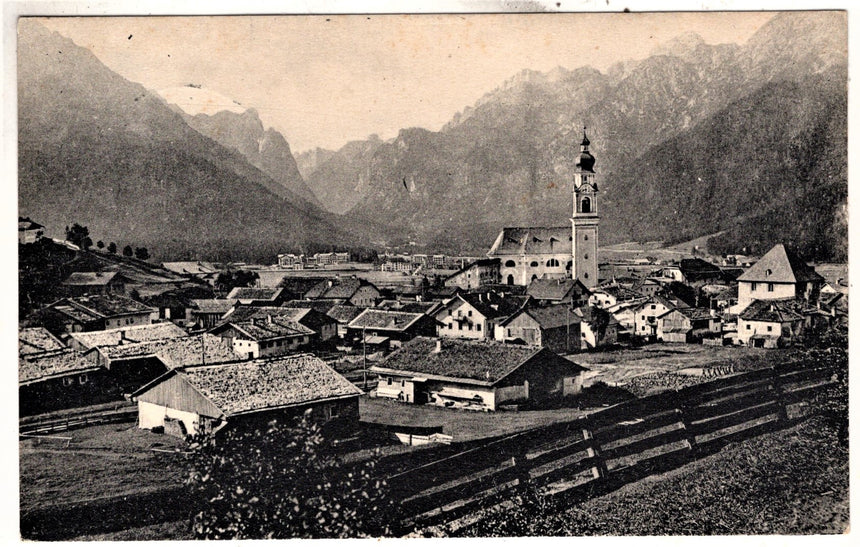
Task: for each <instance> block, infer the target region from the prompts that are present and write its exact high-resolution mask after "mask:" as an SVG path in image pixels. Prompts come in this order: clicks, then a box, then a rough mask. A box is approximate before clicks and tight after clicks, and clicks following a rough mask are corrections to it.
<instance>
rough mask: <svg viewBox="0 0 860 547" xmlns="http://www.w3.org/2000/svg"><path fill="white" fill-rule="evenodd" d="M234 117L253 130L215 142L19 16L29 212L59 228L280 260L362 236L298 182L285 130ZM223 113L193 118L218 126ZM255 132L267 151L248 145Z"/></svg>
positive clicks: (23, 180)
mask: <svg viewBox="0 0 860 547" xmlns="http://www.w3.org/2000/svg"><path fill="white" fill-rule="evenodd" d="M231 116H238V117H239V119H243V120H246V121H247V122H248V124H247V126H248V127H247V128H245V127H243V128H242V129H241V130H237V131H236V132H234V133H231V134H229V135H228V134H218V135H217V136H218V139H215V140H213V139H212V138H209V137H207V136H205V135H204V134H202V133H201V132H200V131H198V130H195V129H194V128H192V127H191V126H190V125H189V123H187V120H186V119H184V117H183V115H182V114H180V113H178V112H176V111H175V110H174V109H172V108H171V107H169V106H168V105H167V103H165V102H164V100H162V99H161V97H159V96H158V95H156V94H155V93H154V92H151V91H148V90H146V89H145V88H144V87H142V86H140V85H138V84H135V83H132V82H129V81H128V80H125V79H124V78H122V77H121V76H119V75H118V74H116V73H114V72H112V71H111V70H109V69H108V68H107V67H105V66H104V65H103V64H102V63H101V62H100V61H99V60H98V59H97V58H96V57H95V56H94V55H92V53H90V52H89V51H88V50H86V49H84V48H81V47H78V46H77V45H75V44H74V43H73V42H72V41H71V40H68V39H67V38H64V37H62V36H60V35H59V34H57V33H55V32H51V31H49V30H47V29H46V28H45V27H43V26H42V25H40V24H39V23H38V22H35V21H32V20H28V19H21V20H20V23H19V41H18V122H19V135H18V141H19V152H18V165H19V180H18V208H19V214H21V215H29V216H32V217H33V218H34V219H38V221H39V222H40V223H42V224H45V225H46V226H47V227H48V229H49V234H50V235H55V236H56V235H62V233H63V227H64V226H68V225H70V224H72V223H73V222H78V223H80V224H83V225H87V226H89V228H90V233H91V235H92V236H93V239H101V240H104V241H116V242H117V243H118V244H120V246H122V245H123V244H125V243H130V244H132V245H133V246H146V247H148V248H149V249H150V253H151V254H153V255H154V256H156V257H173V258H180V257H186V258H207V259H215V260H263V259H265V260H273V259H274V256H275V254H277V253H278V252H283V251H285V250H312V249H314V248H319V249H325V248H330V247H331V246H332V245H334V244H338V245H341V246H346V245H351V244H355V243H356V242H358V241H359V237H358V236H356V235H355V231H354V230H353V229H350V228H349V224H348V223H345V222H343V221H342V220H341V219H338V218H336V217H335V215H332V214H331V213H328V212H326V211H323V210H321V209H320V208H318V207H316V206H315V205H314V204H313V197H312V196H310V195H308V197H307V199H304V198H303V197H302V196H301V195H300V192H301V189H300V188H299V187H298V185H296V184H293V186H292V187H290V186H289V185H290V184H292V183H291V182H290V181H291V180H292V179H290V177H298V179H297V180H299V181H300V180H301V177H300V176H299V175H298V170H297V169H296V168H295V161H294V160H293V158H292V155H291V153H290V150H289V146H288V145H287V144H286V141H284V140H283V137H280V135H275V134H274V133H273V132H263V131H262V130H261V126H260V124H258V123H256V122H258V119H255V116H256V114H254V113H253V112H251V113H247V114H242V115H237V114H231ZM224 118H226V116H219V115H215V116H212V118H211V119H204V118H195V119H194V120H189V121H191V123H193V124H194V125H197V126H199V127H201V131H204V132H208V133H211V134H217V133H218V131H219V127H222V126H219V123H220V122H221V121H222V120H223V119H224ZM232 121H235V120H232ZM232 121H231V120H228V121H227V122H226V124H225V125H226V126H230V125H232ZM204 126H205V127H204ZM254 139H256V141H257V143H258V145H257V149H256V150H257V151H259V153H258V154H257V155H254V154H253V152H254V150H250V151H249V150H248V149H246V148H244V145H245V143H246V141H248V140H254ZM219 141H220V142H219ZM223 143H227V145H226V146H225V144H223ZM252 148H253V147H252ZM244 154H248V155H249V156H250V157H251V158H253V159H254V161H253V162H252V161H249V158H248V157H247V156H246V155H244ZM293 182H294V181H293Z"/></svg>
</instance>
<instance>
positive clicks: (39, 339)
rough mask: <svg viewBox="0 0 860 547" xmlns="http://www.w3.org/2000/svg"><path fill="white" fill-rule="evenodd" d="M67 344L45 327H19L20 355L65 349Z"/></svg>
mask: <svg viewBox="0 0 860 547" xmlns="http://www.w3.org/2000/svg"><path fill="white" fill-rule="evenodd" d="M65 348H66V345H65V344H63V343H62V342H60V340H59V339H58V338H57V337H55V336H54V335H53V334H51V333H50V332H48V330H47V329H45V328H44V327H30V328H26V329H18V355H30V354H34V353H44V352H46V351H56V350H61V349H65Z"/></svg>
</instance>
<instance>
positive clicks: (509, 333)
mask: <svg viewBox="0 0 860 547" xmlns="http://www.w3.org/2000/svg"><path fill="white" fill-rule="evenodd" d="M510 337H511V329H508V338H510Z"/></svg>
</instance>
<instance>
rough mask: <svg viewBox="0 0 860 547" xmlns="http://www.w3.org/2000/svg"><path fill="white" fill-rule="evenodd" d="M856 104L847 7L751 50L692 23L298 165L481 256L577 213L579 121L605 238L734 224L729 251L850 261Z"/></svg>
mask: <svg viewBox="0 0 860 547" xmlns="http://www.w3.org/2000/svg"><path fill="white" fill-rule="evenodd" d="M846 106H847V23H846V17H845V14H844V13H843V12H793V13H788V12H786V13H779V14H776V15H775V16H774V18H773V19H772V20H771V21H770V22H768V23H767V24H765V25H764V26H763V27H762V28H760V29H759V30H758V31H757V32H756V33H755V34H754V35H753V36H752V37H751V38H750V39H749V40H748V42H747V43H746V44H744V45H735V44H720V45H709V44H706V43H705V42H704V40H702V39H701V38H700V37H699V36H697V35H695V34H692V33H686V34H683V35H681V36H679V37H678V38H676V39H675V40H673V41H671V42H669V43H666V44H663V45H662V46H660V47H659V48H656V49H655V50H654V51H653V52H652V54H651V55H650V56H649V57H647V58H645V59H642V60H639V61H627V62H624V63H618V64H616V65H615V66H613V67H611V68H610V69H609V70H607V71H605V72H600V71H598V70H596V69H594V68H590V67H587V66H586V67H580V68H576V69H573V70H567V69H564V68H560V67H559V68H556V69H555V70H552V71H550V72H547V73H540V72H535V71H530V70H525V71H522V72H521V73H519V74H517V75H516V76H515V77H513V78H511V79H510V80H508V81H506V82H504V83H503V84H502V85H501V86H499V87H498V88H497V89H495V90H493V91H492V92H490V93H488V94H487V95H485V96H484V97H483V98H482V99H481V100H479V101H478V102H477V103H476V104H475V105H473V106H471V107H468V108H466V109H464V110H463V111H462V112H461V113H459V114H457V115H456V116H454V118H453V119H452V120H451V121H450V122H449V123H448V124H447V125H445V126H444V127H443V128H442V130H440V131H438V132H434V131H427V130H424V129H418V128H408V129H403V130H401V131H400V133H399V134H398V136H397V137H396V138H395V139H393V140H391V141H389V142H379V141H378V140H377V139H372V140H371V139H368V140H367V141H358V142H350V143H348V144H347V145H346V146H345V147H343V148H342V149H341V150H338V151H322V150H316V151H314V152H313V154H314V157H315V158H317V159H318V160H317V161H316V162H313V164H312V163H311V162H307V163H306V167H305V173H304V176H305V178H306V180H307V181H308V183H309V185H310V186H311V188H312V189H313V190H314V192H316V193H317V195H318V196H322V195H325V196H326V198H325V199H323V198H322V197H321V199H320V201H321V203H323V204H324V205H325V206H326V207H329V208H330V210H332V211H335V212H338V213H342V212H345V213H346V215H347V217H352V218H355V219H357V220H361V219H375V218H385V219H386V220H387V226H388V230H387V235H388V237H389V240H390V241H397V240H398V239H408V240H417V241H419V242H422V243H425V244H427V245H428V246H430V245H442V246H445V247H447V248H448V249H450V250H468V251H476V250H481V249H486V248H487V247H488V245H489V242H490V241H492V238H493V237H494V236H495V234H496V233H498V230H499V229H500V228H501V227H502V226H505V225H524V224H528V225H565V224H567V223H568V222H569V221H568V217H569V214H570V213H569V209H570V203H571V195H570V187H571V182H570V181H571V176H570V169H571V167H572V165H573V158H574V156H575V155H576V154H577V152H578V150H579V141H580V140H581V138H582V127H583V126H587V127H588V135H589V138H590V140H591V143H592V152H593V153H594V155H595V156H596V157H597V169H598V173H599V177H600V178H599V180H600V189H601V196H600V207H601V215H602V223H601V241H602V242H605V243H615V242H621V241H628V240H639V241H652V240H664V241H677V240H679V239H682V238H694V237H699V236H702V235H706V234H712V233H716V232H718V231H721V230H725V231H726V233H724V234H723V236H722V238H721V239H720V240H719V241H715V249H716V248H717V247H718V248H719V250H720V251H722V252H729V251H740V249H741V248H744V247H746V248H747V250H748V251H749V250H750V249H758V248H759V247H762V246H764V247H765V249H764V250H766V248H767V246H769V245H771V244H772V243H775V242H778V241H779V242H789V243H793V244H795V245H796V246H797V247H798V248H800V249H802V250H803V251H804V252H806V254H808V255H809V256H808V257H809V258H817V259H842V258H844V257H845V256H846V255H845V253H846V249H847V236H846V237H843V235H845V234H847V228H846V225H845V222H844V215H843V214H842V213H840V212H839V211H841V210H842V208H843V207H844V203H845V202H844V199H842V198H841V197H839V196H843V197H844V196H845V195H847V177H846V173H845V170H846V165H847V160H846V158H847V132H846V124H845V121H846V116H847V114H846V112H847V110H846ZM298 157H299V158H300V159H299V163H302V159H301V158H302V155H299V156H298ZM314 165H315V167H314ZM830 202H832V203H834V204H836V207H835V208H833V209H828V210H821V208H820V206H821V204H823V203H830ZM351 203H354V205H352V206H351V207H350V206H349V205H350V204H351ZM816 208H818V209H816ZM786 213H788V214H789V217H785V214H786ZM775 218H788V219H789V220H786V221H783V222H781V223H780V225H779V226H780V227H779V228H777V227H776V226H774V225H773V224H772V223H769V221H768V220H767V219H775ZM813 220H814V221H813ZM812 225H816V226H819V227H820V229H819V230H811V229H810V227H811V226H812ZM816 234H818V235H816ZM824 234H829V235H828V237H827V238H825V239H826V241H825V240H822V241H816V240H817V239H818V236H821V235H824ZM735 236H737V237H735Z"/></svg>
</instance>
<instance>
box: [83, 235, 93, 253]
mask: <svg viewBox="0 0 860 547" xmlns="http://www.w3.org/2000/svg"><path fill="white" fill-rule="evenodd" d="M92 246H93V240H92V239H91V238H89V237H85V238H84V242H83V245H82V247H83V248H84V250H87V249H89V248H90V247H92Z"/></svg>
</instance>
